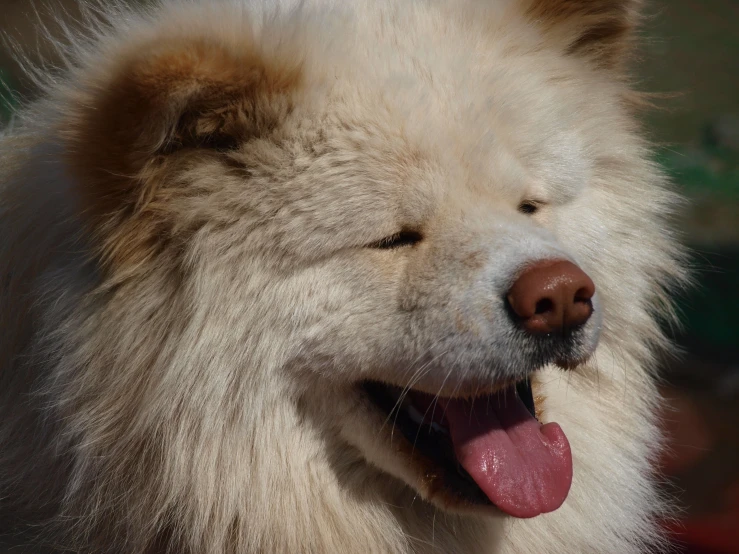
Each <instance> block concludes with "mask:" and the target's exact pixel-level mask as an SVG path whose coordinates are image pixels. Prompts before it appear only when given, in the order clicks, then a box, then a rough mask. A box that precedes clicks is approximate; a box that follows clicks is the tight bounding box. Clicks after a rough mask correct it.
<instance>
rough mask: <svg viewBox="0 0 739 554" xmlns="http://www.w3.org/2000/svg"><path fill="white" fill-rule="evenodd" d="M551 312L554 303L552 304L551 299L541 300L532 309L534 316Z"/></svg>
mask: <svg viewBox="0 0 739 554" xmlns="http://www.w3.org/2000/svg"><path fill="white" fill-rule="evenodd" d="M553 311H554V302H552V299H551V298H542V299H541V300H539V301H538V302H537V303H536V307H535V308H534V314H536V315H541V314H546V313H548V312H553Z"/></svg>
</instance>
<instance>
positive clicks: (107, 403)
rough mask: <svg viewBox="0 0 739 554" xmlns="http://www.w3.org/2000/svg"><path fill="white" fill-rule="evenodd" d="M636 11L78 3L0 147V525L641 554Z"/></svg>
mask: <svg viewBox="0 0 739 554" xmlns="http://www.w3.org/2000/svg"><path fill="white" fill-rule="evenodd" d="M641 13H642V7H641V5H640V2H638V1H636V0H614V1H606V0H578V1H570V0H486V1H482V0H456V1H452V0H395V1H390V0H353V1H351V2H348V1H340V0H304V1H300V2H298V1H297V0H275V1H272V2H267V1H264V2H259V1H257V0H219V1H206V0H201V1H188V2H185V1H174V0H159V1H158V2H155V3H153V4H152V3H149V4H147V5H146V6H138V7H126V6H125V5H123V4H120V3H116V2H113V3H109V4H107V5H105V6H104V7H100V6H95V5H88V6H87V7H86V8H85V14H84V23H83V25H82V28H81V29H80V30H74V31H72V30H68V32H67V38H66V39H64V40H62V41H60V40H59V39H56V42H55V43H54V44H55V45H56V46H57V49H58V51H59V53H60V58H61V59H62V62H61V63H60V65H59V66H58V67H56V68H55V69H54V68H49V67H44V68H41V69H38V70H34V69H33V68H29V69H28V71H29V75H31V76H33V77H35V78H36V79H37V81H38V82H39V84H40V86H41V90H42V94H41V95H40V97H39V98H38V99H36V100H34V101H33V102H31V103H29V104H28V105H26V106H25V107H24V108H22V109H21V110H20V111H19V113H18V114H17V116H16V119H15V122H14V124H13V125H12V127H11V128H9V129H7V130H6V132H5V135H4V137H3V138H2V142H1V146H0V153H1V154H0V160H1V161H0V163H1V164H2V165H1V166H0V183H1V185H0V186H1V187H2V188H1V189H0V210H1V211H0V214H1V215H0V235H1V236H2V237H3V240H2V243H1V244H0V278H1V280H0V283H1V284H2V296H0V318H1V319H0V328H1V329H2V334H1V335H0V380H1V381H0V383H1V384H2V386H0V513H2V517H1V518H0V521H3V522H4V523H3V525H4V533H6V535H7V536H9V537H13V540H15V541H16V542H17V543H18V544H20V543H21V542H23V541H25V544H30V545H36V547H37V548H48V549H51V550H52V551H72V552H79V553H87V554H92V553H102V552H104V553H108V554H117V553H120V554H124V553H125V554H131V553H152V554H153V553H164V552H169V553H181V554H226V553H234V554H235V553H272V552H275V553H298V552H301V553H303V552H304V553H349V552H351V553H360V554H362V553H383V554H386V553H392V554H410V553H416V554H420V553H431V552H438V553H444V554H457V553H465V554H466V553H480V554H492V553H504V554H509V553H522V552H526V553H528V552H536V553H539V554H546V553H563V552H568V553H593V552H597V553H614V554H628V553H637V552H644V551H646V550H649V549H652V550H655V551H658V550H660V549H662V548H664V547H665V546H666V542H665V538H664V536H663V534H662V533H661V532H660V527H659V521H660V519H661V518H663V517H669V514H670V503H669V499H667V498H664V496H663V495H662V493H660V492H659V491H660V488H659V486H658V484H659V478H658V475H657V473H656V471H655V469H654V467H653V462H654V459H655V456H656V455H657V454H658V453H659V451H660V448H661V445H662V438H661V436H660V432H659V426H658V420H657V415H656V409H657V407H658V406H659V403H660V397H659V395H658V392H657V388H656V383H655V365H656V362H655V360H656V358H657V354H658V353H659V352H660V350H661V349H663V348H669V343H668V341H667V340H666V339H665V336H664V334H663V332H662V331H661V330H660V329H661V325H660V321H661V319H663V318H665V317H666V318H669V317H670V313H671V309H670V295H671V291H672V290H673V288H674V287H675V286H679V285H680V283H681V282H682V281H683V280H684V274H685V271H684V269H683V268H684V265H685V264H684V261H683V254H682V250H681V248H680V246H679V245H678V241H677V240H676V238H675V236H674V232H673V231H672V230H671V223H670V221H671V218H672V216H673V214H674V212H675V210H676V209H677V207H678V206H679V204H680V199H679V197H678V196H676V195H675V193H673V192H671V191H670V187H669V184H668V183H667V182H666V180H665V178H664V177H663V176H662V174H661V173H660V171H659V169H658V168H657V167H656V166H655V165H654V164H653V163H652V162H651V161H650V146H649V143H648V141H647V140H646V139H645V137H644V133H643V132H642V130H641V128H640V125H639V124H638V119H637V114H638V111H639V110H640V109H641V108H642V107H643V106H644V105H646V104H647V103H648V102H647V100H646V99H645V97H644V96H643V95H641V94H639V93H638V92H635V91H634V89H633V87H632V86H631V82H630V79H629V74H628V64H629V61H630V59H631V56H632V53H633V43H634V38H635V36H636V31H637V29H638V24H639V21H640V15H641Z"/></svg>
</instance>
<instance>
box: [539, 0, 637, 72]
mask: <svg viewBox="0 0 739 554" xmlns="http://www.w3.org/2000/svg"><path fill="white" fill-rule="evenodd" d="M640 6H641V1H640V0H532V1H531V2H530V5H529V7H528V10H527V14H528V15H529V16H530V17H531V18H532V19H534V20H535V21H536V22H537V23H539V24H541V25H542V26H543V28H544V29H545V30H546V32H547V33H549V34H550V35H551V36H552V37H553V38H554V39H555V40H559V41H561V42H562V43H563V45H564V46H565V48H566V50H567V52H569V53H571V54H578V55H583V56H586V57H588V58H590V59H592V60H594V61H595V62H596V63H597V64H598V65H600V66H602V67H607V68H611V69H612V68H618V67H619V66H621V64H622V63H623V61H624V60H625V59H627V58H628V56H627V54H628V50H629V47H630V46H631V42H632V36H633V31H634V29H635V28H636V26H637V24H638V22H639V8H640Z"/></svg>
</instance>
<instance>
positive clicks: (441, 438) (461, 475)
mask: <svg viewBox="0 0 739 554" xmlns="http://www.w3.org/2000/svg"><path fill="white" fill-rule="evenodd" d="M361 388H362V390H363V391H364V393H365V394H366V395H367V397H368V398H369V399H370V400H371V401H372V403H373V404H375V405H376V406H377V407H378V408H379V409H380V410H381V411H382V412H383V413H384V414H385V415H386V416H387V421H388V423H391V424H392V425H393V426H394V427H395V429H398V430H399V431H400V432H401V434H402V435H403V437H404V438H405V440H407V441H408V442H409V443H410V445H411V447H412V448H413V449H414V451H417V452H418V453H420V454H421V455H423V456H424V457H425V458H427V459H428V460H429V461H431V462H432V463H433V464H434V466H436V468H437V469H438V470H439V476H440V477H441V478H442V482H443V486H444V488H445V489H446V490H447V492H450V493H452V494H453V495H454V496H456V497H457V498H458V499H459V500H462V501H464V502H466V503H468V504H472V505H478V506H493V503H492V502H490V500H489V499H488V497H487V496H486V495H485V493H484V492H482V490H481V489H480V487H478V486H477V483H475V481H474V479H472V477H470V475H469V473H467V471H466V470H465V469H464V468H463V467H462V466H461V465H460V463H459V461H458V460H457V456H456V454H455V453H454V445H453V444H452V441H451V439H450V437H449V436H448V435H446V434H444V433H442V432H440V431H437V430H435V429H434V428H433V427H431V426H430V425H426V424H421V425H419V424H417V423H416V422H414V421H413V420H412V419H411V418H410V417H409V416H408V415H407V414H406V413H405V411H404V410H402V409H400V406H399V403H398V402H397V401H396V398H397V397H398V394H397V393H400V392H401V391H402V389H400V388H399V387H395V386H394V385H387V384H384V383H380V382H376V381H366V382H364V383H362V385H361ZM393 392H395V393H396V394H393ZM516 392H517V393H518V395H519V396H520V397H521V399H522V401H523V403H524V405H525V406H526V408H527V409H528V410H529V412H530V413H531V415H532V416H534V417H536V415H535V414H536V408H535V404H534V397H533V393H532V391H531V382H530V381H529V379H524V380H523V381H519V382H518V383H516Z"/></svg>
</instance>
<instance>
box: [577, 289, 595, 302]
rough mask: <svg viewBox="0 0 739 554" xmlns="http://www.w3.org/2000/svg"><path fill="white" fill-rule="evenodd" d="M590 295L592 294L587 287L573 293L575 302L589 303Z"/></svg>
mask: <svg viewBox="0 0 739 554" xmlns="http://www.w3.org/2000/svg"><path fill="white" fill-rule="evenodd" d="M592 297H593V294H592V293H591V292H590V291H589V290H588V289H586V288H585V287H583V288H581V289H579V290H578V291H577V292H576V293H575V303H583V304H590V299H591V298H592Z"/></svg>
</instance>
